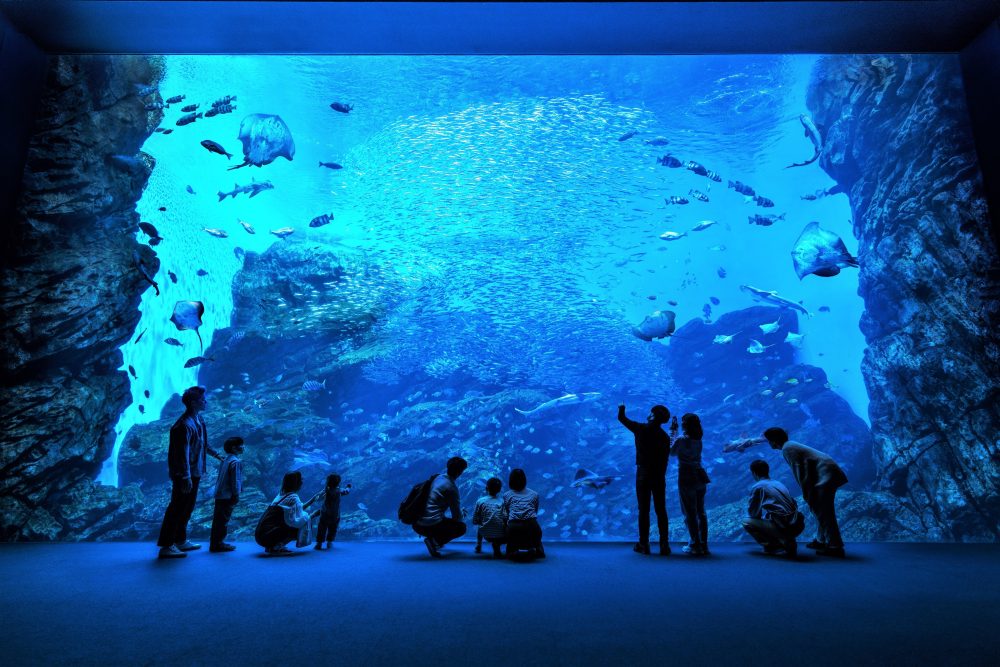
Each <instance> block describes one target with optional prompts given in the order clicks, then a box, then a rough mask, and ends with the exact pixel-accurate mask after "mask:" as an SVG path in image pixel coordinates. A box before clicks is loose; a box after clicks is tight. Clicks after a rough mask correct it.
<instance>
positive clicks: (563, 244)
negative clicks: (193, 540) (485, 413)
mask: <svg viewBox="0 0 1000 667" xmlns="http://www.w3.org/2000/svg"><path fill="white" fill-rule="evenodd" d="M165 62H166V76H165V79H164V80H163V82H162V83H161V84H160V90H161V92H162V95H163V97H169V96H171V95H176V94H184V95H186V99H185V100H184V102H182V103H181V104H177V105H174V106H172V107H171V108H170V109H168V110H166V112H165V117H164V120H163V123H162V126H163V127H166V128H173V129H174V132H172V133H171V134H170V135H167V136H165V135H163V134H160V133H157V134H153V135H152V136H151V137H150V138H149V139H148V140H147V142H146V144H145V145H144V147H143V150H144V151H146V152H147V153H149V154H151V155H153V156H154V157H155V158H156V160H157V164H156V168H155V169H154V171H153V173H152V176H151V177H150V179H149V183H148V186H147V188H146V190H145V192H144V194H143V196H142V199H141V200H140V201H139V203H138V205H137V211H138V213H139V215H140V217H141V219H142V220H145V221H149V222H152V223H153V224H155V225H156V227H157V228H158V229H159V231H160V234H161V236H163V237H164V239H165V240H164V242H163V243H161V244H160V245H159V246H158V247H157V248H156V250H157V253H158V255H159V257H160V260H161V262H162V268H161V271H160V273H159V274H158V275H157V276H156V280H157V282H158V283H159V285H160V289H161V291H162V295H161V296H160V297H156V296H154V294H153V291H152V290H149V291H147V292H146V293H145V294H144V295H143V297H142V302H141V306H140V308H141V312H142V318H141V321H140V323H139V325H138V327H137V330H136V334H135V335H136V336H138V335H139V333H140V332H145V333H144V336H145V337H148V339H149V340H150V341H155V342H156V343H157V344H155V345H133V344H131V343H129V344H126V345H125V346H123V347H122V352H123V356H124V361H123V366H122V368H123V369H125V368H127V367H128V366H130V365H131V366H133V367H134V369H135V371H136V375H137V377H138V380H134V381H132V395H133V396H132V397H133V403H132V404H131V405H130V406H129V407H128V408H127V409H126V410H125V411H124V412H123V414H122V415H121V417H120V420H119V422H118V425H117V427H116V434H117V440H116V445H115V453H114V455H113V456H112V457H111V459H110V460H109V461H108V463H107V465H106V466H105V469H104V470H103V471H102V474H101V480H102V481H103V482H105V483H108V484H117V463H116V461H117V454H118V451H119V448H120V447H121V444H122V442H123V441H124V438H125V436H126V434H127V433H128V431H129V429H130V428H131V427H132V426H133V425H135V424H140V423H146V422H150V421H155V420H157V419H159V418H160V416H161V415H160V413H161V410H162V408H163V406H164V405H165V403H166V402H167V400H168V399H169V398H170V397H171V396H172V395H174V394H177V393H180V392H181V391H183V389H184V388H186V387H188V386H190V385H192V384H195V383H197V382H198V371H199V369H198V368H190V369H185V368H183V365H184V362H185V360H187V359H188V358H190V357H193V356H195V355H197V354H199V353H200V352H199V347H198V341H197V338H196V336H195V334H194V332H191V331H178V330H177V329H176V327H175V326H174V325H173V324H172V323H171V322H170V321H169V318H170V314H171V312H172V310H173V307H174V304H175V303H176V301H178V300H198V301H202V302H203V303H204V304H205V306H206V313H205V316H204V325H203V326H202V327H201V329H200V333H201V337H202V339H203V340H204V344H205V348H206V349H207V348H208V346H209V345H210V344H211V342H212V340H213V338H214V335H215V332H216V331H217V330H218V329H222V328H226V327H229V326H230V318H231V316H232V311H233V296H232V281H233V277H234V276H235V275H236V274H237V272H238V270H239V268H240V266H241V261H240V260H239V259H238V258H237V257H236V256H235V255H234V248H236V247H240V248H242V249H244V250H245V251H247V252H250V251H253V252H263V251H265V250H266V249H267V248H268V247H269V246H270V245H271V244H274V243H289V242H301V241H303V240H305V241H307V242H308V243H311V244H319V245H322V246H326V247H328V248H330V249H332V250H334V251H335V252H339V253H348V254H352V255H356V256H358V257H363V258H365V260H366V261H369V262H372V263H373V264H375V265H378V266H380V267H381V268H382V270H383V271H384V272H386V274H387V275H389V276H391V278H392V280H391V284H392V285H393V288H392V289H393V290H394V293H393V294H392V301H393V303H394V305H395V309H394V310H393V312H392V313H391V314H390V316H389V317H388V318H387V319H386V320H384V321H383V322H381V323H380V324H379V326H378V329H377V336H378V337H379V339H380V341H381V343H382V344H383V345H384V348H385V351H384V354H382V355H381V356H380V357H379V359H377V360H376V361H375V362H372V363H369V364H367V365H366V367H365V368H364V374H365V377H366V378H368V379H370V380H373V381H376V382H382V383H385V384H386V386H390V385H391V383H393V382H394V381H396V380H397V379H398V378H399V377H401V376H404V375H406V374H408V373H412V372H415V371H417V370H420V371H423V372H424V373H426V374H427V375H430V376H431V377H441V378H442V382H443V383H444V382H445V378H447V377H448V376H449V375H450V374H451V373H452V372H453V371H454V370H455V369H464V370H465V371H467V372H468V373H470V374H471V375H472V376H474V377H476V378H477V379H479V380H480V381H482V382H484V383H489V384H494V385H496V384H499V385H510V386H517V387H526V388H533V389H539V390H543V391H545V392H549V393H552V395H558V393H557V392H561V391H572V392H586V391H600V392H602V393H604V394H605V395H606V396H608V398H609V399H610V400H612V401H618V400H628V399H629V398H630V397H633V396H636V395H642V396H657V395H659V394H662V393H663V392H664V389H663V388H664V387H666V386H669V369H664V368H662V365H663V364H662V360H661V359H660V358H659V357H658V356H657V355H656V354H655V353H654V347H653V346H659V345H669V344H670V343H669V339H668V340H667V341H656V342H652V343H645V342H643V341H640V340H638V339H637V338H635V337H633V336H632V335H631V333H630V332H631V329H632V327H633V326H635V325H636V324H638V323H639V322H640V321H641V320H642V319H643V317H645V316H646V315H647V314H649V313H650V312H652V311H654V310H657V309H663V308H671V309H672V310H674V311H675V312H676V313H677V323H678V326H680V325H682V324H683V323H685V322H687V321H689V320H692V319H697V318H701V317H702V308H703V305H704V304H705V303H707V302H708V301H709V299H710V298H711V297H715V298H717V299H718V300H719V302H720V303H719V305H717V306H713V309H712V318H713V319H717V318H718V317H720V316H721V315H723V314H724V313H726V312H729V311H733V310H739V309H743V308H746V307H748V306H751V305H754V302H753V301H752V300H751V299H750V298H749V296H747V294H745V293H744V292H741V291H740V290H739V286H740V285H741V284H750V285H753V286H755V287H759V288H762V289H767V290H777V291H778V292H779V294H781V295H782V296H784V297H786V298H789V299H791V300H792V301H800V300H801V302H802V303H803V304H804V305H805V306H806V308H808V310H809V311H811V312H812V313H813V317H810V318H806V317H802V318H800V321H799V323H800V332H801V333H804V334H805V338H804V339H803V344H802V346H801V349H800V350H799V351H798V360H799V361H800V362H803V363H808V364H812V365H815V366H819V367H821V368H823V369H824V370H825V371H826V373H827V375H828V377H829V378H830V381H831V386H832V387H833V388H834V389H835V391H837V392H838V393H839V394H840V395H842V396H843V397H844V398H845V399H846V400H847V401H848V402H849V404H850V405H851V406H852V408H853V409H854V411H855V412H856V413H857V414H858V415H859V416H861V417H862V418H864V419H866V420H867V402H868V397H867V394H866V391H865V388H864V384H863V382H862V378H861V374H860V369H859V367H860V362H861V357H862V354H863V352H864V339H863V337H862V335H861V333H860V331H859V329H858V320H859V318H860V316H861V313H862V310H863V303H862V301H861V299H860V297H858V295H857V287H858V285H857V271H856V270H853V269H847V270H845V271H844V272H843V273H842V274H841V275H839V276H837V277H835V278H827V279H824V278H819V277H816V276H807V277H806V278H805V279H803V280H801V281H800V280H799V279H798V277H797V276H796V275H795V273H794V272H793V270H792V263H791V259H790V256H789V252H790V250H791V247H792V245H793V243H794V241H795V239H796V238H797V237H798V235H799V234H800V232H801V231H802V228H803V227H805V225H806V224H807V223H808V222H810V221H812V220H816V221H819V222H820V223H821V224H822V226H823V227H824V228H825V229H828V230H830V231H832V232H834V233H836V234H838V235H840V237H841V238H843V239H844V241H845V243H846V244H847V247H848V249H849V250H850V251H852V252H854V251H856V249H857V246H856V242H855V240H854V238H853V236H852V231H851V221H850V210H849V207H848V202H847V199H846V197H845V196H844V195H834V196H829V197H826V198H823V199H820V200H817V201H803V200H801V199H800V195H802V194H807V193H812V192H814V191H816V190H818V189H820V188H827V187H830V186H832V185H833V181H832V180H831V179H830V178H829V177H828V176H827V175H826V174H825V172H823V171H822V170H821V169H820V168H819V166H818V163H813V164H812V165H809V166H806V167H801V168H795V169H785V167H786V165H789V164H791V163H793V162H802V161H804V160H805V159H807V158H808V157H810V156H811V155H812V153H813V147H812V145H811V144H810V142H809V140H808V139H807V138H806V137H804V136H803V131H802V126H801V125H800V123H799V119H798V117H799V114H801V113H805V112H806V108H805V93H806V88H807V85H808V82H809V76H810V74H811V69H812V65H813V63H814V62H815V58H814V57H812V56H756V57H746V56H738V57H736V56H733V57H704V56H697V57H677V56H671V57H490V58H472V57H354V56H352V57H218V56H202V57H190V56H184V57H181V56H168V57H166V58H165ZM224 95H236V97H237V101H236V102H235V104H236V107H237V110H236V111H235V112H234V113H232V114H228V115H221V116H217V117H215V118H203V119H199V120H198V121H196V122H195V123H193V124H191V125H187V126H184V127H176V126H175V125H174V121H175V120H176V119H177V118H178V117H179V116H180V115H181V113H180V111H179V107H180V106H182V105H183V104H189V103H200V104H201V108H200V109H199V111H204V110H205V109H207V108H208V107H209V105H210V103H211V102H212V101H213V100H216V99H218V98H220V97H222V96H224ZM334 101H340V102H344V103H349V104H353V105H354V110H353V111H352V112H351V113H350V114H346V115H345V114H340V113H336V112H334V111H333V110H331V109H330V107H329V104H330V103H331V102H334ZM251 113H267V114H277V115H279V116H280V117H281V118H282V119H283V120H284V121H285V123H286V124H287V125H288V127H289V128H290V130H291V132H292V135H293V137H294V140H295V145H296V153H295V157H294V159H293V160H292V161H287V160H285V159H284V158H278V159H277V160H276V161H275V162H273V163H272V164H269V165H267V166H265V167H263V168H259V169H258V168H252V167H249V168H244V169H239V170H236V171H231V172H227V171H226V167H228V166H231V165H233V164H237V163H238V162H239V161H240V160H241V156H242V150H241V146H240V143H239V141H237V139H236V137H237V132H238V128H239V125H240V121H241V120H242V119H243V118H244V117H245V116H246V115H247V114H251ZM630 131H635V132H636V135H635V136H634V137H632V138H631V139H629V140H627V141H619V140H618V139H619V137H621V136H622V135H624V134H625V133H627V132H630ZM657 136H663V137H666V138H667V139H668V140H669V142H670V143H669V145H668V146H666V147H663V148H659V147H653V146H648V145H645V144H644V141H646V140H649V139H652V138H654V137H657ZM203 139H212V140H215V141H218V142H219V143H220V144H222V145H223V146H224V147H225V148H226V150H228V151H229V152H231V153H233V154H234V156H233V158H232V160H231V161H227V160H226V158H225V157H223V156H219V155H215V154H212V153H209V152H208V151H206V150H205V149H204V148H202V147H201V146H200V145H199V142H200V141H201V140H203ZM667 152H669V153H671V154H673V155H675V156H677V157H679V158H680V159H681V160H694V161H697V162H699V163H701V164H703V165H705V166H706V167H707V168H708V169H711V170H714V171H716V172H718V173H719V174H720V175H721V176H722V178H723V182H722V183H713V182H711V181H709V180H708V179H706V178H704V177H702V176H698V175H696V174H694V173H692V172H690V171H688V170H685V169H667V168H664V167H661V166H659V165H657V164H656V163H655V159H656V158H657V157H659V156H662V155H663V154H665V153H667ZM319 161H323V162H331V161H332V162H338V163H340V164H342V165H343V166H344V169H342V170H338V171H332V170H329V169H323V168H319V167H318V162H319ZM251 177H253V178H255V179H257V180H268V181H270V182H271V183H272V184H273V185H274V189H273V190H269V191H266V192H262V193H261V194H259V195H258V196H257V197H255V198H253V199H249V198H248V196H247V195H245V194H242V195H239V196H238V197H236V198H235V199H232V198H227V199H225V201H222V202H220V201H219V199H218V197H217V194H216V193H217V192H219V191H229V190H231V189H232V188H233V185H234V183H237V184H240V185H245V184H247V183H248V182H249V181H250V179H251ZM728 180H739V181H742V182H743V183H747V184H750V185H751V186H753V187H754V188H755V189H756V191H757V192H758V193H759V194H762V195H764V196H766V197H768V198H770V199H772V200H774V202H775V203H776V206H775V208H773V209H762V208H760V207H758V206H756V205H755V204H754V203H752V202H751V203H746V202H745V201H744V198H743V196H742V195H739V194H738V193H736V192H735V191H734V190H731V189H728V188H726V187H725V186H726V182H727V181H728ZM187 186H191V188H192V189H193V190H194V191H195V193H196V194H190V193H188V192H187V191H186V187H187ZM691 189H697V190H700V191H702V192H704V193H706V194H708V196H709V198H710V201H709V202H708V203H703V202H699V201H697V200H695V199H693V198H692V197H690V196H688V192H689V190H691ZM670 195H682V196H688V198H689V199H690V200H691V203H690V204H688V205H686V206H667V205H665V204H664V198H665V197H669V196H670ZM161 206H162V207H166V209H167V210H166V211H164V212H161V211H159V210H158V208H159V207H161ZM323 213H333V214H334V222H333V223H332V224H330V225H327V226H325V227H321V228H317V229H312V228H310V227H309V226H308V223H309V221H310V220H311V219H312V218H314V217H315V216H318V215H320V214H323ZM754 213H772V214H781V213H784V214H785V216H786V217H785V220H783V221H781V222H778V223H777V224H775V225H774V226H771V227H759V226H756V225H749V224H748V223H747V217H748V216H749V215H753V214H754ZM706 219H710V220H715V221H717V223H718V224H716V225H715V226H713V227H710V228H709V229H706V230H705V231H701V232H691V231H690V230H691V228H692V227H694V225H695V224H697V223H698V222H699V221H702V220H706ZM240 220H243V221H246V222H248V223H250V224H252V225H253V226H254V228H255V229H256V234H254V235H250V234H248V233H247V232H245V231H244V229H243V228H242V227H241V225H240V224H239V221H240ZM282 227H292V228H293V229H294V230H295V231H294V234H293V235H292V237H291V238H289V239H288V240H284V241H283V240H280V239H279V238H277V237H276V236H274V235H272V234H270V233H269V231H270V230H275V229H279V228H282ZM204 228H219V229H222V230H225V231H226V232H227V233H228V234H229V237H228V238H225V239H219V238H215V237H213V236H211V235H209V234H208V233H206V232H205V231H203V229H204ZM667 231H676V232H680V233H683V232H687V236H686V237H684V238H682V239H680V240H678V241H672V242H665V241H662V240H660V239H659V238H658V237H659V235H660V234H662V233H664V232H667ZM138 238H139V240H140V241H145V240H146V237H145V235H144V234H141V233H140V234H139V236H138ZM720 268H723V269H724V270H725V273H726V277H725V278H721V277H719V272H718V270H719V269H720ZM199 269H203V270H205V271H207V275H205V276H198V275H197V271H198V270H199ZM168 270H170V271H173V272H174V274H176V276H177V278H178V281H177V283H176V284H174V283H173V282H172V281H171V280H170V279H169V278H168V277H167V273H166V272H167V271H168ZM377 289H378V287H377V286H374V285H372V286H366V285H359V286H358V288H357V289H356V290H354V291H352V292H350V293H349V294H348V295H347V296H348V298H353V299H357V300H359V301H364V300H365V299H370V298H371V296H372V295H371V291H372V290H377ZM649 297H656V299H655V300H651V299H650V298H649ZM668 300H676V301H677V302H678V305H677V306H676V307H670V306H668V305H667V301H668ZM820 306H827V307H828V308H829V312H819V307H820ZM274 333H275V334H279V333H280V332H274ZM167 337H175V338H177V339H179V340H180V341H181V342H182V343H183V347H181V348H178V347H171V346H167V345H164V344H162V341H163V339H165V338H167ZM134 338H135V337H133V340H134ZM247 368H248V371H249V372H250V373H251V376H252V371H253V361H252V360H247ZM209 389H213V388H212V387H209ZM145 390H149V391H150V397H149V398H146V397H145V396H144V393H143V392H144V391H145ZM140 405H142V406H143V407H144V409H145V412H144V413H140V411H139V406H140Z"/></svg>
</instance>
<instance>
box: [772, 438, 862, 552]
mask: <svg viewBox="0 0 1000 667" xmlns="http://www.w3.org/2000/svg"><path fill="white" fill-rule="evenodd" d="M764 438H765V439H766V440H767V442H768V444H770V445H771V448H772V449H778V450H781V455H782V456H783V457H784V459H785V461H786V462H787V463H788V466H789V467H790V468H791V469H792V475H793V476H794V477H795V481H796V482H798V483H799V486H800V487H802V497H803V498H804V499H805V501H806V504H807V505H809V509H810V510H811V511H812V513H813V516H815V517H816V521H817V522H818V523H819V534H818V535H817V537H816V539H815V540H813V541H812V542H810V543H809V544H807V545H806V546H807V547H808V548H810V549H815V550H816V553H818V554H820V555H822V556H834V557H838V558H843V557H844V541H843V540H842V539H841V537H840V526H839V525H838V524H837V510H836V508H835V506H834V503H835V498H836V495H837V489H839V488H840V487H842V486H843V485H844V484H847V475H845V474H844V471H843V470H841V468H840V466H839V465H837V462H836V461H834V460H833V458H831V457H830V456H829V455H827V454H824V453H823V452H821V451H819V450H816V449H813V448H812V447H807V446H805V445H803V444H802V443H799V442H794V441H791V440H789V439H788V433H786V432H785V430H784V429H782V428H778V427H777V426H774V427H771V428H769V429H767V430H766V431H764Z"/></svg>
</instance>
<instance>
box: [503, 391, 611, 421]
mask: <svg viewBox="0 0 1000 667" xmlns="http://www.w3.org/2000/svg"><path fill="white" fill-rule="evenodd" d="M600 397H601V394H600V392H596V391H590V392H584V393H582V394H566V395H565V396H560V397H559V398H553V399H552V400H551V401H545V402H544V403H542V404H541V405H539V406H537V407H535V408H533V409H531V410H521V409H520V408H514V412H517V413H518V414H521V415H524V416H526V417H528V416H531V415H536V414H538V413H539V412H545V411H546V410H551V409H552V408H560V407H564V406H567V405H578V404H580V403H590V402H592V401H596V400H597V399H599V398H600Z"/></svg>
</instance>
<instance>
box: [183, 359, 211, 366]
mask: <svg viewBox="0 0 1000 667" xmlns="http://www.w3.org/2000/svg"><path fill="white" fill-rule="evenodd" d="M206 361H215V357H191V358H190V359H188V360H187V361H185V362H184V368H194V367H195V366H201V365H202V364H203V363H205V362H206Z"/></svg>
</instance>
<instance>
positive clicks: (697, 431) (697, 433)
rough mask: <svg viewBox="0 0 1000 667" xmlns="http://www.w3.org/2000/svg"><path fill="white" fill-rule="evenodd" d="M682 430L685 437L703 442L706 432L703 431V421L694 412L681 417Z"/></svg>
mask: <svg viewBox="0 0 1000 667" xmlns="http://www.w3.org/2000/svg"><path fill="white" fill-rule="evenodd" d="M681 429H683V431H684V435H686V436H687V437H689V438H691V439H692V440H701V438H702V436H703V435H705V432H704V431H702V430H701V420H700V419H698V415H696V414H694V413H693V412H689V413H687V414H686V415H684V416H683V417H681Z"/></svg>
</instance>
